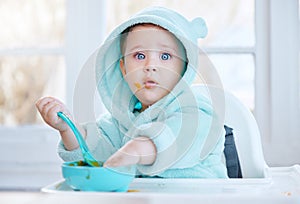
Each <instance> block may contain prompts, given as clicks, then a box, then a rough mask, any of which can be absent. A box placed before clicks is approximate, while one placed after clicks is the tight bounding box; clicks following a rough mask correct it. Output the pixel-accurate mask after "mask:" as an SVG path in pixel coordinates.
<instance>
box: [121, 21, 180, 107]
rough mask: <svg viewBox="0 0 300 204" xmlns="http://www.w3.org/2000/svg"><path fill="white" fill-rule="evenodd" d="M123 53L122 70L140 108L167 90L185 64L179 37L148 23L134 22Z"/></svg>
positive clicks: (164, 94) (172, 84) (168, 91)
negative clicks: (138, 23)
mask: <svg viewBox="0 0 300 204" xmlns="http://www.w3.org/2000/svg"><path fill="white" fill-rule="evenodd" d="M123 54H124V58H123V59H122V60H120V68H121V71H122V74H123V76H124V78H125V80H126V81H127V83H128V85H129V87H130V89H131V91H132V92H133V93H134V94H135V95H136V97H137V98H138V99H139V101H140V102H141V103H142V104H143V108H145V107H147V106H149V105H152V104H153V103H155V102H156V101H158V100H160V99H161V98H163V97H164V96H166V95H167V94H168V93H170V91H171V90H172V89H173V88H174V87H175V85H176V84H177V82H178V81H179V80H180V78H181V76H182V74H183V71H184V68H185V59H184V57H183V56H185V55H184V49H183V48H182V46H180V43H179V42H178V40H177V39H176V38H175V37H174V36H173V35H172V34H171V33H170V32H169V31H167V30H164V29H162V28H160V27H157V26H154V25H151V24H147V25H137V26H135V27H134V28H133V29H132V30H131V32H129V33H128V36H127V38H126V41H125V43H124V53H123Z"/></svg>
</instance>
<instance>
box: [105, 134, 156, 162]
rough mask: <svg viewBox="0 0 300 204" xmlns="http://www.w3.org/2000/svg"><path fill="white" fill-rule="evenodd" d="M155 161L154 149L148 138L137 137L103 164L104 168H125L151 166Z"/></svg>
mask: <svg viewBox="0 0 300 204" xmlns="http://www.w3.org/2000/svg"><path fill="white" fill-rule="evenodd" d="M155 159H156V147H155V145H154V143H153V142H152V140H151V139H149V138H148V137H137V138H135V139H133V140H131V141H129V142H128V143H126V144H125V145H124V146H123V147H122V148H120V149H119V150H118V151H117V152H116V153H114V154H113V155H112V156H111V157H110V158H108V160H107V161H106V162H105V163H104V167H106V166H110V167H117V166H127V165H133V164H145V165H146V164H147V165H149V164H152V163H153V162H154V161H155Z"/></svg>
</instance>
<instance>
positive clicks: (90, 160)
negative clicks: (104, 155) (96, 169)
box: [57, 112, 102, 166]
mask: <svg viewBox="0 0 300 204" xmlns="http://www.w3.org/2000/svg"><path fill="white" fill-rule="evenodd" d="M57 116H58V117H60V118H61V119H62V120H63V121H65V122H66V123H67V125H68V126H69V127H70V128H71V130H72V131H73V133H74V135H75V137H76V139H77V141H78V144H79V147H80V148H81V151H82V154H83V158H84V160H85V161H86V162H87V163H88V164H89V165H91V166H100V165H101V164H102V163H99V162H98V161H97V160H96V159H95V158H94V157H93V156H92V155H91V154H90V151H89V149H88V147H87V145H86V143H85V141H84V139H83V137H82V135H81V134H80V132H79V130H78V129H77V128H76V126H75V125H74V123H73V122H72V121H71V120H70V119H69V118H68V117H67V116H66V115H65V114H64V113H63V112H58V113H57Z"/></svg>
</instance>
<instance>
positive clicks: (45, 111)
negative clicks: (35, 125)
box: [42, 101, 60, 116]
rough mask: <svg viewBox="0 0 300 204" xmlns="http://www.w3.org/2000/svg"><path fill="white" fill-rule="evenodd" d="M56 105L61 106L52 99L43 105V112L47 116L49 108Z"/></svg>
mask: <svg viewBox="0 0 300 204" xmlns="http://www.w3.org/2000/svg"><path fill="white" fill-rule="evenodd" d="M54 106H60V104H58V103H56V102H55V101H51V102H49V103H47V104H45V105H44V106H43V108H42V113H43V114H44V115H46V116H47V115H48V113H49V110H50V109H51V108H52V107H54Z"/></svg>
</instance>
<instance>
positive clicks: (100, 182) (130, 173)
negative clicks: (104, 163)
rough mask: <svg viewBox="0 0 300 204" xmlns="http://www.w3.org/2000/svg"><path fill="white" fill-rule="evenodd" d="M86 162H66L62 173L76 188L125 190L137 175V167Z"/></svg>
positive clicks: (69, 183) (73, 187)
mask: <svg viewBox="0 0 300 204" xmlns="http://www.w3.org/2000/svg"><path fill="white" fill-rule="evenodd" d="M83 164H84V162H82V161H77V162H65V163H63V165H62V174H63V177H64V178H65V181H66V183H67V184H68V185H69V186H70V187H71V188H72V189H74V190H80V191H105V192H111V191H114V192H125V191H127V190H128V186H129V184H130V183H131V182H132V180H133V179H134V176H135V167H134V166H126V167H117V168H104V167H91V166H86V165H83Z"/></svg>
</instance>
